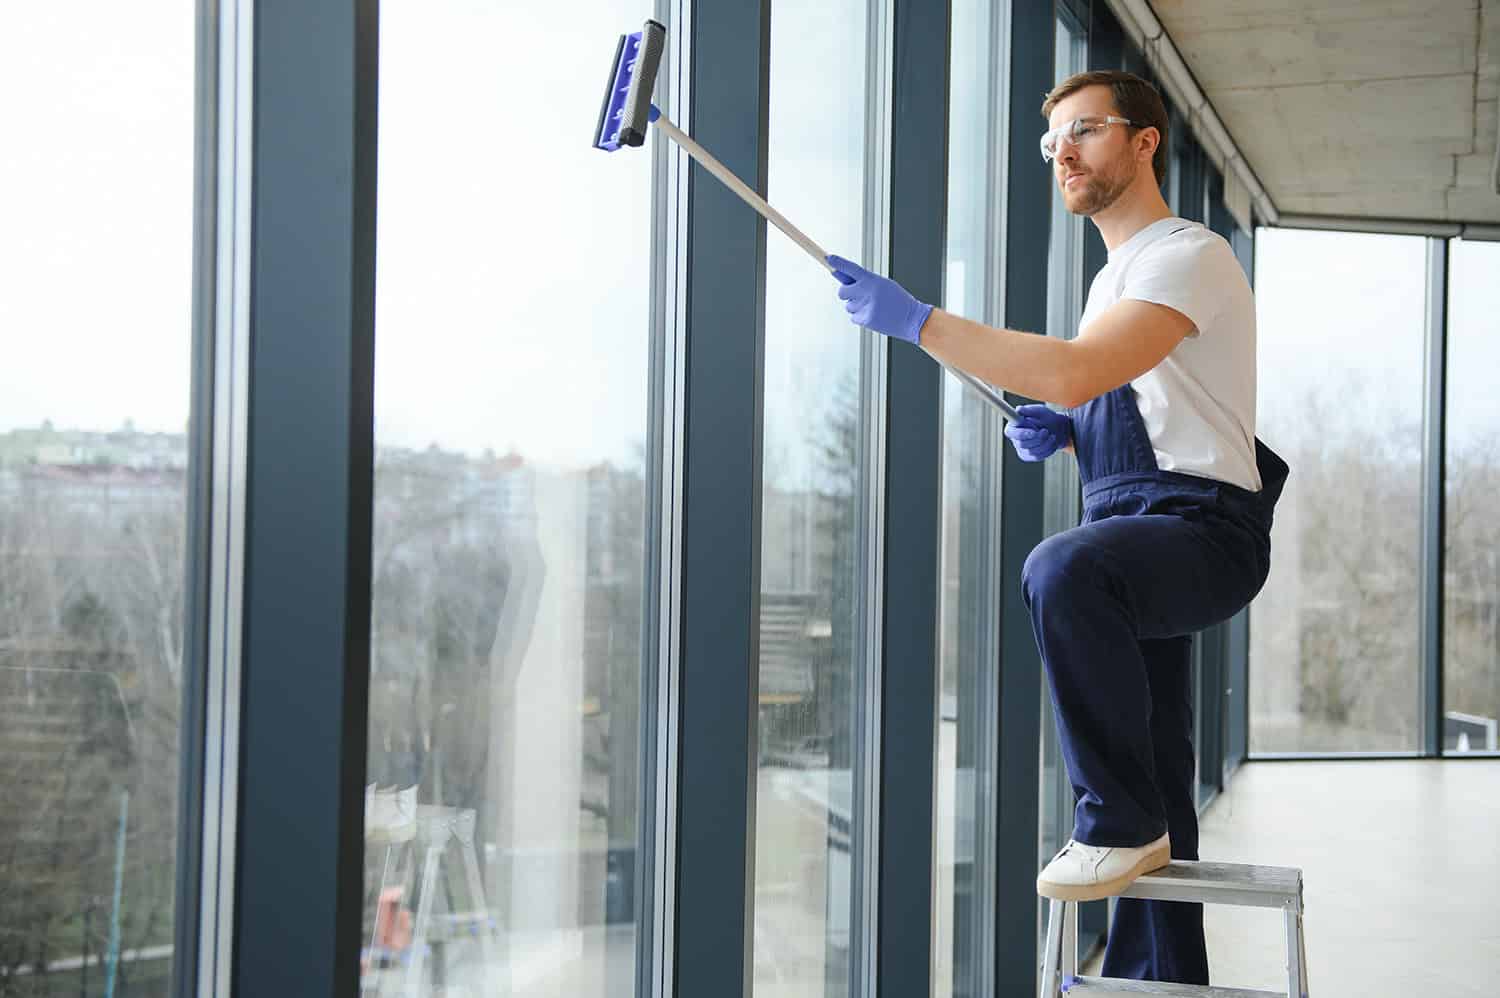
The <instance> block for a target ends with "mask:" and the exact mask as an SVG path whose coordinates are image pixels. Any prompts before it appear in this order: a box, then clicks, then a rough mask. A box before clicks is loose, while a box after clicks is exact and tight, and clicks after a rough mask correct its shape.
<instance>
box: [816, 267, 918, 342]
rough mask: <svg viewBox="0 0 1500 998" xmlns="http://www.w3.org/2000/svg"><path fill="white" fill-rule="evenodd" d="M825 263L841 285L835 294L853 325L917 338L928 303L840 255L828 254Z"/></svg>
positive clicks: (907, 339) (889, 334) (911, 340)
mask: <svg viewBox="0 0 1500 998" xmlns="http://www.w3.org/2000/svg"><path fill="white" fill-rule="evenodd" d="M828 264H829V266H831V267H832V268H833V276H834V277H836V278H838V280H839V283H840V284H842V285H843V287H841V288H839V297H840V298H842V299H843V301H844V311H846V312H848V313H849V318H850V319H851V320H853V322H854V324H855V325H858V326H864V327H865V328H866V329H873V330H875V332H877V333H884V334H885V335H886V336H891V337H894V338H896V339H898V340H905V341H906V342H908V343H919V342H920V341H921V333H922V324H923V323H924V322H926V321H927V317H928V316H929V315H931V314H932V306H931V305H927V304H924V303H922V302H919V301H917V299H916V298H914V297H912V294H911V292H909V291H907V290H906V289H905V288H903V287H902V286H901V285H899V284H897V283H896V282H895V281H893V280H891V279H890V278H889V277H881V276H880V275H879V274H872V273H870V272H869V271H868V270H866V269H865V268H863V267H861V266H860V265H859V264H857V263H853V262H851V261H849V260H845V259H844V258H843V257H841V256H830V257H829V258H828Z"/></svg>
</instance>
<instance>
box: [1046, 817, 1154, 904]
mask: <svg viewBox="0 0 1500 998" xmlns="http://www.w3.org/2000/svg"><path fill="white" fill-rule="evenodd" d="M1170 862H1172V846H1171V843H1170V842H1169V841H1168V838H1167V836H1166V835H1165V834H1164V835H1162V837H1161V838H1159V839H1157V840H1156V841H1155V842H1148V843H1146V844H1145V845H1143V846H1134V847H1129V848H1126V847H1119V846H1116V847H1110V846H1091V845H1085V844H1084V843H1082V842H1077V841H1074V840H1073V839H1069V840H1068V844H1067V845H1065V846H1063V847H1062V849H1061V850H1060V851H1059V852H1058V854H1057V855H1056V856H1053V857H1052V862H1050V863H1048V864H1047V866H1046V868H1045V869H1044V870H1042V872H1041V873H1039V874H1037V878H1036V892H1037V893H1038V894H1040V895H1042V896H1043V897H1049V898H1055V899H1057V900H1059V901H1095V900H1098V899H1099V898H1107V897H1111V896H1112V895H1115V894H1119V893H1120V892H1121V891H1123V890H1124V889H1125V888H1127V887H1129V886H1130V884H1131V882H1132V881H1134V880H1135V878H1136V877H1139V876H1141V875H1142V874H1144V873H1150V872H1151V871H1152V870H1159V869H1161V868H1162V867H1164V866H1166V865H1167V864H1168V863H1170Z"/></svg>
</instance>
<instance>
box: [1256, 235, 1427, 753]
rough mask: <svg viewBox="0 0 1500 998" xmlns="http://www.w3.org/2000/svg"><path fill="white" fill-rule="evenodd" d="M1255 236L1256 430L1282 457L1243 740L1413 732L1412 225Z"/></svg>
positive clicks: (1420, 314)
mask: <svg viewBox="0 0 1500 998" xmlns="http://www.w3.org/2000/svg"><path fill="white" fill-rule="evenodd" d="M1256 241H1257V244H1256V253H1255V262H1256V268H1255V292H1256V294H1255V299H1256V324H1257V326H1258V337H1259V340H1258V347H1259V362H1258V368H1259V398H1258V409H1257V417H1256V419H1257V434H1258V435H1259V436H1260V437H1261V438H1262V439H1263V440H1264V441H1265V442H1266V443H1267V444H1268V445H1269V446H1270V447H1271V448H1272V449H1274V450H1276V451H1277V452H1278V453H1280V454H1281V455H1282V456H1284V457H1285V458H1286V459H1287V463H1288V464H1290V465H1291V468H1292V473H1291V477H1290V478H1289V479H1288V480H1287V485H1286V490H1285V491H1284V492H1283V493H1282V496H1281V501H1280V502H1279V503H1278V504H1277V507H1276V523H1275V526H1274V528H1273V530H1272V533H1271V574H1270V578H1269V579H1268V580H1267V582H1266V586H1265V589H1264V590H1262V592H1261V594H1260V596H1258V597H1257V598H1256V600H1255V602H1254V604H1253V605H1252V607H1251V611H1250V621H1251V626H1250V683H1251V703H1250V750H1251V751H1252V752H1302V751H1379V750H1383V751H1398V750H1415V749H1417V748H1418V737H1419V732H1420V725H1419V715H1420V704H1419V692H1418V679H1419V677H1420V674H1421V668H1420V664H1419V657H1418V649H1417V632H1418V614H1419V612H1420V601H1419V599H1418V587H1419V583H1420V579H1421V572H1420V571H1419V567H1420V566H1419V562H1418V551H1419V545H1420V535H1421V485H1422V438H1421V432H1422V368H1423V356H1424V348H1423V341H1424V334H1425V325H1426V309H1425V304H1426V277H1427V264H1426V243H1425V241H1424V240H1423V239H1421V238H1417V237H1411V236H1383V235H1367V234H1361V233H1342V232H1302V231H1295V230H1282V229H1261V230H1259V232H1258V234H1257V236H1256Z"/></svg>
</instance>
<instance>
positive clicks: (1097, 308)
mask: <svg viewBox="0 0 1500 998" xmlns="http://www.w3.org/2000/svg"><path fill="white" fill-rule="evenodd" d="M1122 298H1133V299H1136V300H1138V301H1148V302H1154V303H1156V304H1158V305H1165V306H1167V307H1168V308H1172V309H1176V310H1177V311H1178V312H1181V313H1182V314H1183V315H1185V316H1187V317H1188V318H1189V319H1191V320H1192V321H1193V324H1194V325H1195V326H1196V327H1197V329H1196V330H1194V332H1193V333H1191V334H1189V336H1188V337H1187V338H1186V339H1184V340H1183V341H1182V342H1181V343H1179V344H1178V345H1177V347H1176V348H1175V349H1173V351H1172V352H1171V353H1169V354H1167V356H1166V358H1165V359H1164V360H1163V361H1162V362H1161V363H1160V364H1157V365H1156V366H1155V367H1153V368H1152V369H1151V370H1149V371H1147V372H1146V373H1145V374H1143V375H1141V376H1140V377H1139V378H1136V379H1135V380H1134V381H1132V382H1131V383H1130V385H1131V387H1132V388H1133V389H1135V401H1136V405H1137V406H1138V407H1139V408H1140V411H1141V419H1142V421H1143V422H1144V423H1145V424H1146V433H1147V434H1148V435H1149V436H1150V438H1151V448H1152V449H1153V450H1154V451H1156V463H1157V466H1158V467H1159V468H1161V469H1162V470H1163V471H1176V472H1181V473H1184V474H1189V475H1201V476H1204V477H1207V478H1216V479H1218V480H1220V481H1224V482H1231V483H1233V484H1235V485H1238V486H1240V487H1241V488H1245V489H1248V490H1250V491H1251V492H1259V491H1260V487H1261V482H1260V473H1259V471H1257V470H1256V467H1255V301H1254V298H1253V297H1252V295H1251V292H1250V282H1249V281H1247V280H1246V279H1245V272H1244V271H1243V270H1241V269H1240V264H1239V261H1238V260H1237V259H1236V258H1235V255H1234V251H1233V250H1232V249H1230V248H1229V244H1228V243H1227V242H1225V241H1224V239H1223V237H1221V236H1220V235H1219V234H1218V233H1216V232H1213V231H1212V230H1210V229H1208V228H1205V227H1204V226H1202V225H1200V224H1198V223H1197V222H1191V221H1188V220H1187V219H1184V218H1164V219H1162V220H1161V221H1159V222H1153V223H1152V224H1150V225H1148V226H1146V227H1145V228H1144V229H1142V230H1141V231H1139V232H1137V233H1136V234H1135V235H1133V236H1131V237H1130V238H1129V239H1127V240H1125V242H1124V243H1122V244H1120V245H1119V246H1116V247H1115V248H1114V249H1113V250H1111V251H1110V253H1109V262H1108V263H1107V264H1105V266H1104V269H1102V270H1100V271H1099V274H1098V276H1096V277H1095V278H1094V283H1093V284H1092V285H1091V286H1090V287H1089V297H1088V304H1087V306H1086V307H1085V308H1084V310H1083V318H1082V320H1081V321H1080V322H1079V330H1080V331H1082V330H1083V329H1084V328H1085V327H1087V326H1088V324H1089V323H1090V322H1091V321H1092V320H1093V319H1094V318H1095V317H1097V316H1098V315H1100V314H1101V313H1103V312H1104V310H1105V309H1107V308H1109V307H1110V306H1111V305H1113V304H1114V303H1115V302H1117V301H1119V300H1120V299H1122Z"/></svg>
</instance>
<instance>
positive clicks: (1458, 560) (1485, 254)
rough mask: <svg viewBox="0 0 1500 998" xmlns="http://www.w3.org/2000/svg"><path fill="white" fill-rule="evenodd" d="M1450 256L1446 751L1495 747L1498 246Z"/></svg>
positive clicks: (1499, 695) (1499, 643)
mask: <svg viewBox="0 0 1500 998" xmlns="http://www.w3.org/2000/svg"><path fill="white" fill-rule="evenodd" d="M1450 246H1451V249H1450V251H1449V256H1448V267H1449V270H1448V288H1449V294H1448V386H1447V391H1448V427H1447V451H1448V453H1447V467H1446V476H1447V481H1446V482H1445V483H1444V489H1445V492H1446V501H1447V506H1446V509H1445V511H1444V518H1445V520H1446V522H1445V524H1444V526H1445V528H1446V537H1447V542H1446V544H1445V545H1444V559H1445V565H1444V575H1443V600H1444V606H1443V705H1444V717H1443V748H1444V750H1445V751H1448V752H1484V751H1488V752H1494V751H1497V750H1500V395H1497V394H1496V393H1495V390H1494V378H1495V372H1496V371H1500V285H1497V284H1496V283H1495V275H1496V274H1500V243H1475V242H1464V241H1462V240H1455V241H1453V242H1452V243H1451V244H1450Z"/></svg>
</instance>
